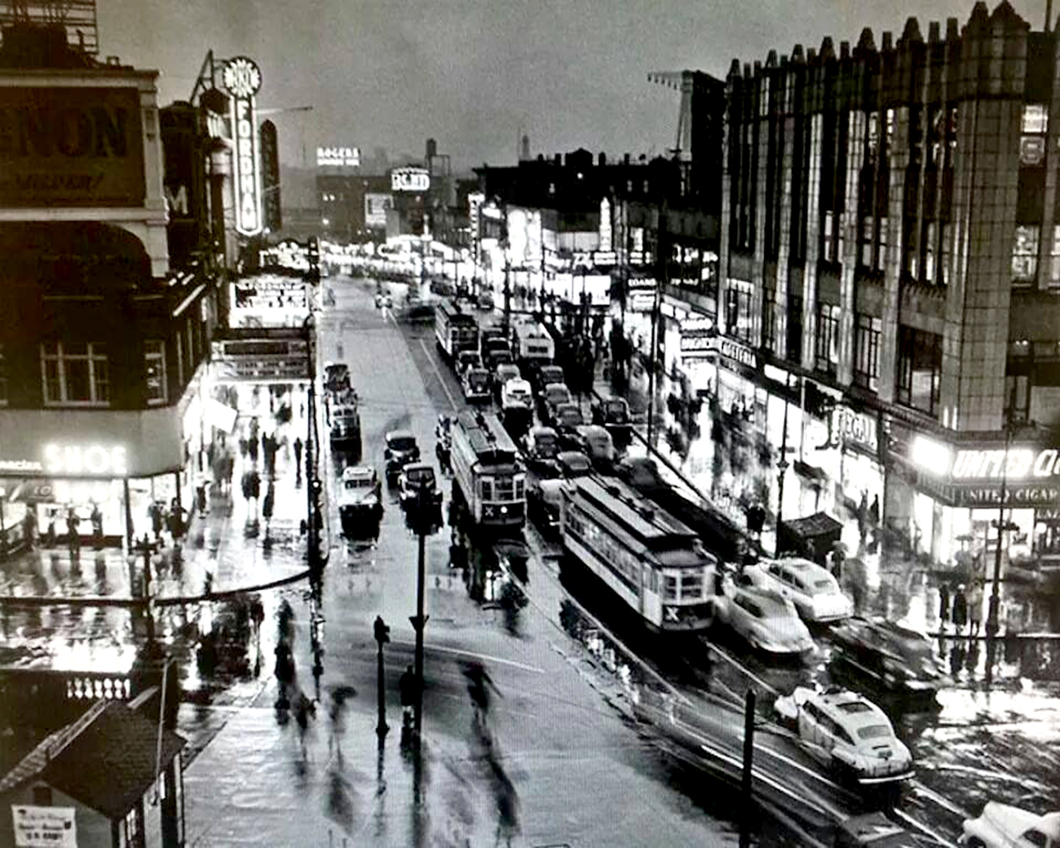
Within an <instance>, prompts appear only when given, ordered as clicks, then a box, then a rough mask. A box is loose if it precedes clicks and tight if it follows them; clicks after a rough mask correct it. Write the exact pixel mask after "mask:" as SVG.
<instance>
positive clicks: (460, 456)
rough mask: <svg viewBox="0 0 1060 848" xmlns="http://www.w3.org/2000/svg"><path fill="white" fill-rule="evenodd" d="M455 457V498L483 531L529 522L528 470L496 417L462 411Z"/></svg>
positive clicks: (458, 419)
mask: <svg viewBox="0 0 1060 848" xmlns="http://www.w3.org/2000/svg"><path fill="white" fill-rule="evenodd" d="M452 433H453V446H452V452H451V454H450V458H451V461H452V465H453V499H454V501H456V502H457V503H458V504H461V505H462V506H464V507H466V510H467V514H468V516H469V517H470V519H471V521H472V522H473V523H474V524H475V525H476V526H478V527H481V528H495V529H512V528H519V527H522V526H523V524H524V523H525V521H526V469H525V468H524V467H523V464H522V462H520V460H519V454H518V452H517V451H516V447H515V442H513V441H512V439H511V437H510V436H509V435H508V433H507V431H506V430H505V429H504V428H503V427H502V426H501V423H500V421H499V420H498V419H497V416H496V415H493V414H492V413H482V412H462V413H460V414H459V415H458V416H457V418H456V422H455V426H454V427H453V431H452Z"/></svg>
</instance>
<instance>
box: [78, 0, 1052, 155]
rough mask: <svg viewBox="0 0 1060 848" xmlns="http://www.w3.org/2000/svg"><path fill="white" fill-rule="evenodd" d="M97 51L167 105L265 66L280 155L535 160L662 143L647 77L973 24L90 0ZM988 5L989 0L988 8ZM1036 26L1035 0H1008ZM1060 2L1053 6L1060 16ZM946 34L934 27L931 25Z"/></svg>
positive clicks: (656, 97)
mask: <svg viewBox="0 0 1060 848" xmlns="http://www.w3.org/2000/svg"><path fill="white" fill-rule="evenodd" d="M97 3H98V7H99V29H100V53H101V55H117V56H119V57H120V58H121V60H122V61H123V62H125V63H130V64H133V65H135V66H137V67H139V68H153V69H157V70H159V71H161V79H160V88H161V92H160V93H161V102H162V103H163V104H165V103H168V102H170V101H171V100H174V99H185V98H187V97H188V95H189V94H190V92H191V88H192V86H193V84H194V81H195V76H196V74H197V73H198V70H199V67H200V65H201V64H202V60H203V57H204V56H205V55H206V52H207V50H209V49H211V48H212V49H213V50H214V52H215V54H216V55H218V56H221V57H227V56H234V55H238V54H245V55H248V56H250V57H251V58H253V59H255V60H256V61H257V62H258V64H259V65H260V66H261V69H262V75H263V78H264V83H263V88H262V91H261V93H260V94H259V99H258V105H259V107H261V108H277V107H292V106H303V105H312V106H313V107H314V110H313V112H311V113H309V114H308V115H306V114H304V113H287V114H279V115H275V116H271V117H272V119H273V120H274V121H275V122H276V124H277V127H278V128H279V132H280V139H281V156H282V158H283V160H284V161H285V162H287V163H289V164H293V165H298V164H301V158H302V154H301V148H302V144H303V142H304V144H305V147H306V149H307V150H308V152H309V158H310V164H314V163H313V161H312V160H313V158H314V151H315V148H316V146H317V145H318V144H322V145H343V146H359V147H361V148H362V149H363V150H366V151H371V150H372V149H373V148H374V147H376V146H383V147H386V148H387V150H388V152H389V153H390V154H391V156H392V157H393V156H394V155H396V154H400V153H410V154H413V155H417V156H422V154H423V144H424V140H425V139H426V138H427V137H429V136H433V137H434V138H436V139H437V140H438V146H439V151H440V152H443V153H449V154H451V155H452V157H453V165H454V167H456V168H468V167H472V166H474V165H478V164H481V163H483V162H490V163H491V164H506V163H510V162H512V161H514V159H515V156H516V150H517V140H518V138H519V136H520V135H521V134H522V133H523V132H526V133H528V134H529V136H530V143H531V149H532V151H533V153H534V154H535V155H536V154H537V153H539V152H543V153H546V154H550V153H554V152H562V151H567V150H573V149H575V148H577V147H580V146H584V147H587V148H588V149H590V150H593V151H598V150H605V151H607V152H608V153H609V154H621V153H624V152H627V151H628V152H630V153H633V154H634V155H638V154H640V153H648V154H654V153H661V152H663V151H664V150H665V149H666V148H667V147H670V146H672V145H673V144H674V136H675V133H676V127H677V111H678V104H679V95H678V94H677V92H674V91H670V90H669V89H667V88H664V87H662V86H659V85H656V84H649V83H648V82H647V73H648V72H649V71H653V70H681V69H684V68H695V69H699V70H704V71H707V72H708V73H711V74H714V75H716V76H721V77H724V75H725V74H726V72H727V70H728V68H729V65H730V63H731V61H732V59H733V58H739V59H740V60H741V62H753V61H755V60H756V59H758V60H763V61H764V59H765V57H766V54H767V52H768V51H769V50H770V49H771V48H773V49H776V50H777V52H778V54H781V53H783V54H790V52H791V48H792V46H793V45H794V44H796V43H802V44H803V46H804V48H808V47H814V48H817V47H819V46H820V44H821V39H822V38H823V37H824V36H825V35H831V36H832V38H833V41H834V42H835V47H836V49H837V50H838V49H839V42H840V41H843V40H847V41H850V42H851V44H852V45H853V44H855V43H856V42H857V40H858V36H859V35H860V33H861V29H862V27H865V26H870V27H872V29H873V32H874V34H875V36H876V44H877V46H879V44H880V33H881V32H882V31H884V30H891V31H893V32H894V37H895V39H896V40H897V38H898V36H899V35H900V34H901V31H902V29H903V27H904V25H905V21H906V18H907V17H908V16H910V15H916V16H917V17H918V18H919V20H920V28H921V32H922V34H923V35H924V37H927V32H928V27H927V23H928V21H930V20H939V21H942V22H944V21H945V19H946V17H947V16H953V17H956V18H957V19H958V22H959V24H960V25H962V26H963V24H964V23H965V22H966V21H967V20H968V17H969V15H970V14H971V10H972V3H971V2H959V1H958V0H935V1H934V2H931V0H923V2H919V3H910V2H908V0H907V1H906V2H897V0H871V2H859V3H853V2H841V0H796V1H795V2H792V0H730V2H713V3H711V2H702V0H700V2H696V0H600V1H599V2H587V0H533V1H532V2H506V1H505V0H464V1H463V2H460V1H459V0H421V2H411V0H409V2H398V0H391V2H357V0H290V2H286V3H284V2H280V0H97ZM996 5H997V4H996V2H991V3H989V4H988V6H989V8H990V9H993V8H994V6H996ZM1013 6H1014V7H1015V9H1016V11H1017V12H1018V13H1019V14H1020V15H1022V16H1023V17H1024V18H1025V19H1027V20H1028V21H1030V22H1031V23H1032V24H1033V26H1034V27H1035V28H1036V29H1038V28H1041V27H1042V25H1043V22H1044V16H1045V2H1044V0H1037V1H1036V2H1029V0H1013ZM1055 11H1057V12H1060V3H1058V4H1057V9H1056V10H1055ZM943 32H945V25H944V23H943Z"/></svg>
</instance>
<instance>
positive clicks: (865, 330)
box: [854, 313, 883, 391]
mask: <svg viewBox="0 0 1060 848" xmlns="http://www.w3.org/2000/svg"><path fill="white" fill-rule="evenodd" d="M882 330H883V322H882V321H880V319H879V318H873V317H872V316H871V315H863V314H860V313H859V314H858V321H857V324H856V325H855V327H854V382H855V384H857V385H859V386H861V387H863V388H866V389H871V390H872V391H876V390H877V388H879V381H880V333H881V331H882Z"/></svg>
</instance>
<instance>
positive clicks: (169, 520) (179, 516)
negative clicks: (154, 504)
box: [166, 498, 186, 545]
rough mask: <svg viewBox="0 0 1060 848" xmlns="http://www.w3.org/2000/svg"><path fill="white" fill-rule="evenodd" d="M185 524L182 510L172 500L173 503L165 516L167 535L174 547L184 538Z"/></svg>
mask: <svg viewBox="0 0 1060 848" xmlns="http://www.w3.org/2000/svg"><path fill="white" fill-rule="evenodd" d="M185 523H186V522H185V512H184V508H183V507H181V505H180V504H178V503H177V501H176V498H174V499H173V503H172V504H171V506H170V508H169V514H168V515H167V516H166V524H167V525H168V529H169V535H170V536H171V537H172V539H173V544H174V545H175V544H177V543H178V542H179V541H180V540H181V539H183V538H184V527H185Z"/></svg>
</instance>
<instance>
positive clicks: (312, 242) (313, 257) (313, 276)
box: [305, 237, 320, 283]
mask: <svg viewBox="0 0 1060 848" xmlns="http://www.w3.org/2000/svg"><path fill="white" fill-rule="evenodd" d="M305 255H306V261H307V262H308V263H309V272H308V275H307V276H308V279H309V281H310V282H311V283H318V282H320V242H319V241H317V239H316V238H315V237H311V238H310V239H309V241H308V242H306V251H305Z"/></svg>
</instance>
